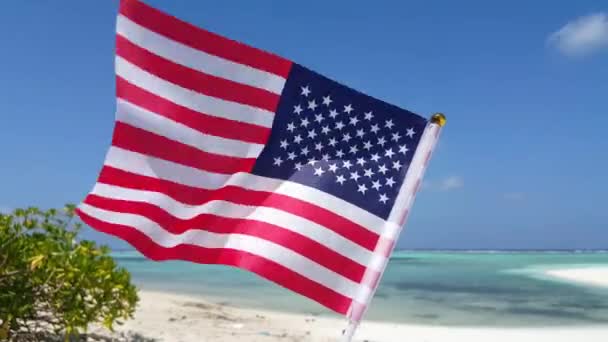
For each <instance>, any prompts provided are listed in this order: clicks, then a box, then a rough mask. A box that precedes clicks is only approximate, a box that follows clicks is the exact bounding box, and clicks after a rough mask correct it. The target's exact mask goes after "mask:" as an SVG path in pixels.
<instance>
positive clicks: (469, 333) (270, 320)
mask: <svg viewBox="0 0 608 342" xmlns="http://www.w3.org/2000/svg"><path fill="white" fill-rule="evenodd" d="M140 298H141V301H140V303H139V306H138V310H137V312H136V315H135V319H133V320H131V321H128V322H126V323H125V324H124V325H123V326H119V327H118V328H117V331H116V333H115V334H113V337H116V339H113V340H112V341H142V342H143V341H147V342H152V341H167V342H180V341H181V342H194V341H196V342H200V341H217V342H232V341H239V342H244V341H260V342H262V341H302V342H304V341H340V338H339V334H340V331H341V329H342V328H343V327H344V326H345V321H343V320H339V319H335V318H326V317H315V316H306V315H296V314H287V313H279V312H271V311H264V310H253V309H241V308H234V307H229V306H227V305H222V304H212V303H210V302H207V301H205V300H204V299H203V298H200V297H196V296H182V295H174V294H169V293H161V292H150V291H142V292H140ZM91 332H92V333H96V334H99V335H108V334H107V332H106V331H105V330H103V329H101V328H93V329H92V331H91ZM607 337H608V327H607V326H603V327H600V326H597V327H593V326H589V327H559V328H556V327H551V328H520V329H518V328H475V327H466V328H457V327H441V326H424V325H406V324H392V323H381V322H371V321H367V322H364V323H363V324H362V326H361V327H360V329H359V331H358V332H357V334H356V338H355V341H368V342H388V341H391V342H392V341H395V342H397V341H399V342H405V341H421V342H422V341H424V342H454V341H467V342H487V341H493V342H513V341H517V342H527V341H530V342H532V341H534V342H543V341H547V342H549V341H550V342H571V341H573V340H577V339H578V340H584V341H586V342H595V341H597V342H600V341H602V342H605V341H606V338H607Z"/></svg>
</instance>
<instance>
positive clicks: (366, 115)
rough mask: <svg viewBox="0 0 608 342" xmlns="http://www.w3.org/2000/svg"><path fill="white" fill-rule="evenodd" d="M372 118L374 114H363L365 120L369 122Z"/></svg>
mask: <svg viewBox="0 0 608 342" xmlns="http://www.w3.org/2000/svg"><path fill="white" fill-rule="evenodd" d="M373 117H374V114H372V112H371V111H370V112H367V113H365V120H371V119H372V118H373Z"/></svg>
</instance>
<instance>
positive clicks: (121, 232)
mask: <svg viewBox="0 0 608 342" xmlns="http://www.w3.org/2000/svg"><path fill="white" fill-rule="evenodd" d="M76 212H77V213H78V215H79V216H80V218H81V219H82V221H83V222H84V223H86V224H87V225H89V226H91V227H93V228H94V229H96V230H98V231H100V232H103V233H106V234H110V235H113V236H116V237H118V238H120V239H123V240H125V241H127V242H128V243H129V244H131V245H132V246H133V247H135V248H136V249H137V250H138V251H139V252H140V253H142V254H143V255H145V256H146V257H147V258H150V259H152V260H156V261H161V260H184V261H190V262H195V263H199V264H222V265H228V266H235V267H239V268H241V269H245V270H248V271H250V272H253V273H255V274H257V275H259V276H261V277H264V278H266V279H268V280H270V281H272V282H274V283H276V284H278V285H281V286H283V287H285V288H287V289H289V290H291V291H294V292H297V293H299V294H301V295H303V296H305V297H308V298H310V299H312V300H314V301H316V302H318V303H320V304H322V305H324V306H326V307H327V308H329V309H331V310H333V311H335V312H337V313H339V314H343V315H345V314H346V312H347V311H348V308H349V306H350V304H351V302H352V300H351V299H349V298H348V297H345V296H343V295H341V294H339V293H337V292H335V291H333V290H331V289H329V288H327V287H325V286H323V285H321V284H319V283H317V282H315V281H312V280H310V279H309V278H306V277H304V276H302V275H300V274H299V273H296V272H294V271H292V270H290V269H289V268H287V267H285V266H282V265H280V264H278V263H276V262H274V261H271V260H268V259H266V258H263V257H260V256H258V255H255V254H251V253H248V252H243V251H239V250H234V249H227V248H203V247H199V246H193V245H187V244H182V245H178V246H175V247H171V248H166V247H162V246H160V245H157V244H156V243H154V241H152V240H151V239H150V238H149V237H148V236H147V235H145V234H143V233H141V232H140V231H138V230H137V229H134V228H133V227H129V226H124V225H116V224H111V223H107V222H104V221H100V220H97V219H95V218H94V217H91V216H89V215H87V214H85V213H84V212H82V211H81V210H77V211H76Z"/></svg>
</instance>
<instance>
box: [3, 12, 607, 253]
mask: <svg viewBox="0 0 608 342" xmlns="http://www.w3.org/2000/svg"><path fill="white" fill-rule="evenodd" d="M147 2H148V3H149V4H152V5H154V6H157V7H159V8H161V9H163V10H165V11H168V12H170V13H172V14H174V15H177V16H178V17H180V18H182V19H185V20H187V21H189V22H191V23H194V24H197V25H199V26H202V27H204V28H206V29H209V30H212V31H214V32H218V33H220V34H223V35H225V36H228V37H230V38H233V39H237V40H240V41H243V42H246V43H248V44H251V45H254V46H257V47H260V48H263V49H266V50H269V51H272V52H275V53H278V54H280V55H282V56H284V57H287V58H289V59H291V60H294V61H296V62H298V63H300V64H303V65H305V66H307V67H309V68H312V69H314V70H316V71H318V72H321V73H323V74H325V75H326V76H329V77H331V78H333V79H335V80H337V81H339V82H342V83H345V84H347V85H349V86H351V87H354V88H356V89H359V90H361V91H364V92H366V93H368V94H370V95H372V96H375V97H378V98H381V99H383V100H386V101H388V102H391V103H394V104H396V105H399V106H401V107H404V108H407V109H409V110H412V111H414V112H417V113H420V114H422V115H425V116H428V115H430V114H431V113H433V112H435V111H442V112H445V113H446V115H447V117H448V124H447V126H446V128H445V130H444V132H443V134H442V137H441V142H440V145H439V148H438V150H437V152H436V154H435V155H434V157H433V159H432V160H431V165H430V169H429V170H428V173H427V176H426V178H425V179H426V180H427V182H426V184H425V186H424V188H423V191H422V192H421V193H420V194H419V196H418V198H417V200H416V203H415V205H414V208H413V213H412V215H411V217H410V220H409V222H408V224H407V227H406V229H405V231H404V234H403V235H402V238H401V243H400V245H401V246H402V247H410V248H411V247H415V248H608V210H606V209H605V203H606V198H607V196H608V181H606V177H605V175H606V172H607V171H608V170H607V168H608V152H606V151H607V149H608V137H606V127H607V125H608V116H607V114H608V95H607V94H608V7H601V6H600V2H598V1H596V0H582V1H576V2H574V1H570V2H561V3H559V4H558V3H556V2H555V1H535V2H533V3H532V2H529V1H508V2H487V1H477V0H475V1H459V2H454V1H447V0H446V1H407V2H405V1H404V2H402V1H378V2H375V4H372V2H367V1H366V2H363V1H362V2H358V3H357V2H352V1H348V2H346V1H332V2H328V1H320V0H319V1H317V0H314V1H313V0H311V1H307V2H297V3H296V2H286V1H283V2H279V1H262V0H258V1H255V2H253V1H251V2H245V1H236V0H226V1H221V2H219V1H217V2H210V1H209V2H207V1H172V2H168V1H161V0H148V1H147ZM117 6H118V1H117V0H113V1H75V0H64V1H60V2H57V1H53V2H50V1H14V0H13V1H8V2H6V3H4V4H3V6H2V7H3V8H2V11H0V41H2V42H3V45H2V50H1V51H2V53H0V72H1V73H0V75H1V78H0V93H1V94H2V101H1V104H2V110H1V113H2V114H1V118H2V120H1V121H0V147H1V150H0V151H1V158H0V208H15V207H21V206H27V205H38V206H41V207H58V206H61V205H62V204H63V203H66V202H71V203H77V202H79V201H80V200H82V199H83V198H84V196H85V195H86V193H87V192H88V191H89V190H90V189H91V187H92V186H93V184H94V182H95V180H96V177H97V174H98V172H99V170H100V167H101V164H102V162H103V159H104V156H105V152H106V149H107V147H108V146H109V143H110V138H111V134H112V128H113V124H114V122H113V120H114V108H115V102H114V74H113V58H114V54H113V53H114V51H113V46H114V24H115V16H116V10H117ZM88 236H92V237H94V238H97V239H100V240H102V241H104V242H110V243H112V244H113V245H116V246H124V245H122V244H121V243H120V242H119V241H117V240H115V239H112V238H108V237H105V236H102V235H101V234H96V233H90V232H89V233H88Z"/></svg>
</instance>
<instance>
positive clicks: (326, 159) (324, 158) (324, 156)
mask: <svg viewBox="0 0 608 342" xmlns="http://www.w3.org/2000/svg"><path fill="white" fill-rule="evenodd" d="M321 159H323V160H324V161H329V154H327V153H325V154H324V155H323V156H322V157H321Z"/></svg>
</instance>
